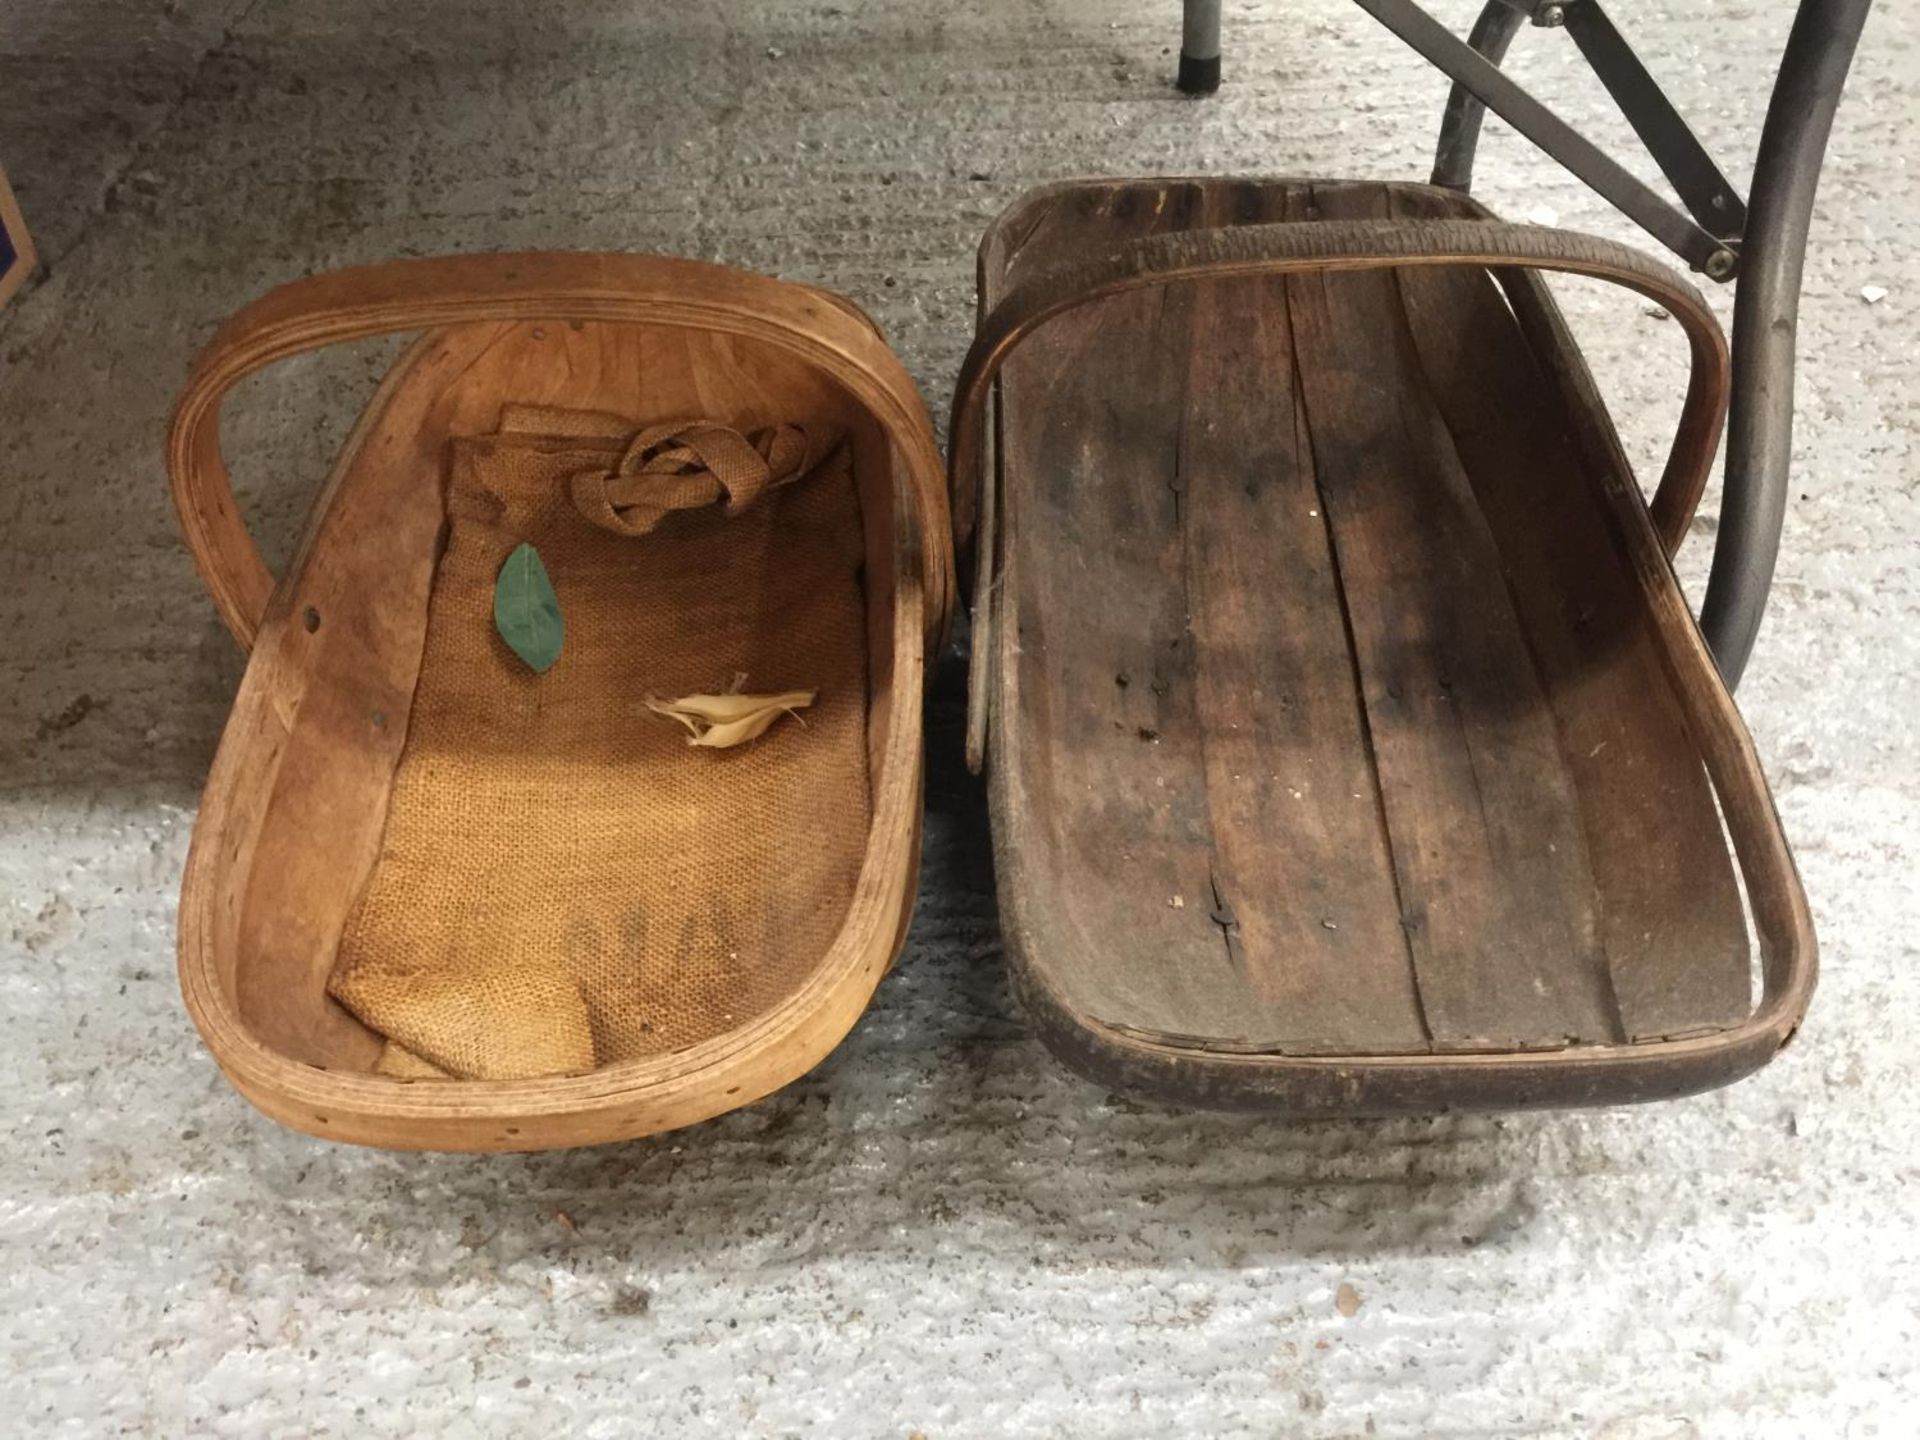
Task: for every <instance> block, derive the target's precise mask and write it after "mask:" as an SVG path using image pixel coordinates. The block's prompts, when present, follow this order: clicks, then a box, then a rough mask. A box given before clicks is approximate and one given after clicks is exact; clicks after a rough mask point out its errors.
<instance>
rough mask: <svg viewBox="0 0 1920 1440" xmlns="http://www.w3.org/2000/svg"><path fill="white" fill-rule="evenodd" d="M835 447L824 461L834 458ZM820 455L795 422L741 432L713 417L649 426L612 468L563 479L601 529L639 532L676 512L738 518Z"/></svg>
mask: <svg viewBox="0 0 1920 1440" xmlns="http://www.w3.org/2000/svg"><path fill="white" fill-rule="evenodd" d="M840 448H841V447H838V446H836V447H834V450H831V451H828V453H827V455H826V457H825V458H838V455H837V453H836V452H837V451H838V450H839V449H840ZM821 458H822V456H821V455H820V454H817V453H816V446H815V444H814V441H813V439H812V437H810V436H809V435H808V434H807V432H806V431H805V430H803V429H802V428H801V427H800V426H798V425H769V426H768V427H767V428H766V429H764V430H756V431H754V432H753V433H752V434H751V435H742V434H741V433H740V432H739V431H738V430H733V429H730V428H728V427H727V426H725V425H716V424H715V423H714V422H713V421H711V420H675V421H672V422H670V423H668V424H665V425H650V426H648V427H647V428H646V429H645V430H642V431H641V432H640V433H639V434H638V435H635V436H634V437H633V440H632V441H631V442H630V443H629V444H628V445H627V448H626V450H625V451H623V452H622V453H621V456H620V459H619V461H618V462H617V463H616V464H615V465H614V467H613V468H612V469H611V470H582V471H579V472H578V473H576V474H575V475H573V476H572V477H571V479H570V480H569V481H568V485H569V489H570V492H571V494H572V496H573V503H574V504H575V505H576V506H577V507H579V510H580V513H581V514H582V515H583V516H585V517H586V518H587V519H588V520H590V521H592V522H593V523H594V524H595V525H598V526H599V527H600V528H601V529H602V530H611V531H613V532H614V533H615V534H616V535H645V534H648V533H649V532H651V531H652V530H653V528H654V527H655V526H656V525H658V524H659V523H660V522H661V521H662V520H663V519H665V518H666V517H667V516H668V515H669V514H671V513H672V512H673V511H676V510H699V509H704V508H705V507H706V506H709V505H715V504H719V503H721V502H723V501H724V502H725V507H726V513H727V514H729V515H738V514H739V513H740V512H741V511H743V510H745V509H747V508H748V507H749V506H751V505H752V504H753V503H754V502H755V501H756V500H758V499H759V498H760V497H761V496H762V495H764V494H765V493H766V492H767V491H768V490H771V489H773V488H775V487H776V486H780V485H787V484H790V483H792V482H793V481H795V480H799V479H802V478H803V477H805V476H806V475H809V474H811V473H812V472H813V470H814V468H815V466H816V465H817V464H818V463H819V461H820V460H821Z"/></svg>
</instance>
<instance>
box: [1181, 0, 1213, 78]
mask: <svg viewBox="0 0 1920 1440" xmlns="http://www.w3.org/2000/svg"><path fill="white" fill-rule="evenodd" d="M1184 3H1185V6H1186V10H1185V14H1184V15H1183V16H1182V20H1181V26H1180V80H1179V84H1180V88H1181V89H1182V90H1184V91H1186V92H1187V94H1189V95H1211V94H1212V93H1213V92H1214V91H1216V90H1218V89H1219V88H1220V0H1184Z"/></svg>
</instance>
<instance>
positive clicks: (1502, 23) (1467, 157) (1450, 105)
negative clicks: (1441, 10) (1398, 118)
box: [1433, 0, 1527, 190]
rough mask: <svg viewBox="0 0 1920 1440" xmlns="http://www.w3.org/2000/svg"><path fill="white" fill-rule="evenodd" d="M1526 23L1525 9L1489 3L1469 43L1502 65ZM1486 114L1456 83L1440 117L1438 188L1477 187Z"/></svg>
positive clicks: (1435, 170) (1497, 0)
mask: <svg viewBox="0 0 1920 1440" xmlns="http://www.w3.org/2000/svg"><path fill="white" fill-rule="evenodd" d="M1526 23H1527V15H1526V12H1525V11H1524V10H1516V9H1515V8H1514V7H1513V6H1511V5H1509V4H1506V3H1505V0H1487V5H1486V8H1485V9H1484V10H1482V11H1481V12H1480V16H1479V18H1478V19H1476V20H1475V21H1474V22H1473V29H1471V30H1469V31H1468V32H1467V44H1469V45H1471V46H1472V47H1473V48H1474V49H1475V50H1478V51H1479V52H1480V53H1481V54H1482V55H1484V56H1486V57H1487V59H1488V60H1489V61H1491V62H1492V63H1493V64H1495V65H1498V64H1499V63H1500V62H1501V61H1502V60H1504V59H1506V58H1507V47H1508V46H1509V45H1511V44H1512V43H1513V37H1514V36H1516V35H1518V34H1519V33H1520V27H1521V26H1523V25H1525V24H1526ZM1486 115H1487V106H1486V102H1485V101H1483V100H1481V98H1480V97H1479V96H1478V95H1475V94H1474V93H1473V92H1472V91H1471V90H1469V89H1467V87H1466V86H1464V85H1462V84H1461V83H1460V82H1459V81H1458V80H1456V81H1454V82H1453V89H1451V90H1449V91H1448V92H1447V108H1446V111H1445V113H1444V114H1442V115H1441V117H1440V143H1439V145H1438V146H1437V147H1435V150H1434V156H1433V183H1434V184H1435V185H1444V186H1446V187H1447V188H1448V189H1449V190H1471V189H1472V188H1473V155H1474V152H1475V151H1476V150H1478V149H1479V148H1480V122H1481V121H1482V120H1484V119H1485V118H1486Z"/></svg>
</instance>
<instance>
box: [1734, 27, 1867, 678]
mask: <svg viewBox="0 0 1920 1440" xmlns="http://www.w3.org/2000/svg"><path fill="white" fill-rule="evenodd" d="M1871 6H1872V0H1800V8H1799V11H1798V13H1796V14H1795V16H1794V21H1793V32H1792V34H1791V35H1790V36H1789V37H1788V40H1787V49H1786V53H1785V55H1784V56H1782V58H1781V61H1780V75H1779V78H1778V79H1777V80H1776V81H1775V82H1774V87H1773V100H1772V102H1771V104H1769V106H1768V107H1767V122H1766V127H1765V129H1763V130H1762V131H1761V133H1760V153H1759V157H1758V159H1757V160H1756V161H1755V163H1754V169H1753V191H1752V193H1751V194H1750V195H1749V196H1748V206H1747V211H1748V214H1747V228H1746V238H1745V243H1744V245H1743V246H1742V251H1741V271H1740V281H1739V287H1738V289H1737V291H1736V293H1735V296H1734V307H1733V408H1732V411H1731V413H1730V415H1729V417H1728V427H1727V472H1726V489H1725V494H1724V496H1723V498H1722V500H1721V505H1720V530H1719V536H1718V539H1717V542H1716V544H1715V547H1714V552H1713V571H1712V573H1711V575H1710V576H1709V578H1708V581H1707V598H1706V603H1705V605H1704V606H1703V608H1702V610H1701V615H1700V627H1701V629H1702V630H1703V631H1704V632H1705V633H1706V637H1707V643H1708V644H1709V645H1710V646H1711V647H1712V648H1713V654H1714V658H1715V659H1716V660H1717V661H1718V662H1719V664H1720V673H1721V674H1722V675H1723V676H1724V677H1725V679H1726V682H1727V684H1728V686H1729V687H1732V686H1735V685H1738V684H1739V683H1740V676H1741V673H1742V672H1743V671H1744V670H1745V669H1746V665H1747V658H1748V657H1749V656H1750V655H1751V654H1752V653H1753V641H1754V637H1755V636H1756V635H1758V634H1759V632H1760V618H1761V616H1762V615H1763V614H1764V613H1765V612H1766V607H1767V592H1768V590H1770V589H1771V588H1772V585H1773V567H1774V562H1775V560H1777V559H1778V558H1779V554H1780V527H1781V523H1782V522H1783V521H1784V520H1785V518H1786V510H1787V476H1788V471H1789V468H1790V465H1791V462H1792V459H1793V368H1794V345H1795V339H1796V335H1795V330H1796V326H1797V324H1798V315H1799V309H1800V271H1801V265H1802V263H1803V262H1804V260H1805V259H1806V251H1807V228H1808V224H1809V222H1810V220H1811V219H1812V216H1813V196H1814V191H1815V189H1816V187H1817V186H1818V185H1819V183H1820V165H1821V161H1822V160H1823V159H1824V158H1825V155H1826V149H1827V137H1828V135H1829V134H1830V133H1831V132H1832V129H1833V114H1834V111H1835V109H1836V108H1838V106H1839V104H1840V92H1841V89H1842V88H1843V87H1844V86H1845V84H1846V80H1847V70H1848V68H1849V67H1850V66H1851V65H1852V63H1853V52H1854V48H1855V47H1856V46H1857V45H1858V44H1859V41H1860V29H1861V27H1862V26H1863V25H1864V24H1865V23H1866V19H1867V11H1868V10H1869V9H1870V8H1871Z"/></svg>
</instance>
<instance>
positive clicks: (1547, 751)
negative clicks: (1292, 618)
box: [1287, 194, 1619, 1049]
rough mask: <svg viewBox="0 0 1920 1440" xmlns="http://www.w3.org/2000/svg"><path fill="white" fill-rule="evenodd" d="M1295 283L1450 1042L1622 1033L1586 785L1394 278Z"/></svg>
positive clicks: (1376, 700) (1425, 947) (1298, 331)
mask: <svg viewBox="0 0 1920 1440" xmlns="http://www.w3.org/2000/svg"><path fill="white" fill-rule="evenodd" d="M1328 204H1329V207H1330V208H1329V209H1328V210H1327V212H1326V213H1328V214H1329V215H1330V216H1331V215H1333V214H1335V213H1345V214H1352V213H1355V211H1356V210H1372V211H1373V213H1382V214H1383V213H1384V204H1383V202H1381V201H1380V200H1379V199H1378V197H1377V196H1376V197H1367V196H1364V195H1358V196H1349V195H1344V194H1343V195H1340V196H1330V197H1328ZM1343 204H1344V205H1348V206H1349V207H1350V208H1347V209H1345V210H1344V211H1339V212H1336V210H1335V209H1333V208H1331V207H1335V206H1340V205H1343ZM1375 207H1377V208H1375ZM1301 218H1305V217H1304V215H1303V216H1302V217H1301ZM1287 288H1288V296H1289V303H1290V308H1291V316H1292V324H1293V329H1294V336H1295V346H1296V351H1295V353H1296V363H1297V365H1298V368H1299V373H1300V381H1301V385H1302V391H1303V394H1304V396H1305V399H1306V406H1307V413H1308V423H1309V427H1310V431H1311V435H1312V442H1313V449H1314V463H1315V467H1316V470H1317V473H1318V475H1319V478H1320V484H1321V488H1322V491H1323V494H1324V496H1325V500H1326V508H1327V513H1328V518H1329V520H1330V523H1331V526H1332V531H1333V536H1334V551H1335V556H1336V559H1337V563H1338V566H1339V572H1340V580H1341V587H1342V591H1343V593H1344V596H1345V599H1346V606H1347V614H1348V618H1349V622H1350V625H1351V628H1352V634H1353V640H1354V649H1355V655H1356V658H1357V662H1358V667H1359V672H1360V677H1361V689H1362V695H1363V698H1364V702H1365V707H1366V712H1367V720H1368V725H1369V728H1370V732H1371V738H1372V745H1373V753H1374V756H1375V760H1376V763H1377V765H1378V769H1379V774H1380V780H1381V790H1382V797H1383V803H1384V807H1385V812H1386V818H1387V827H1388V832H1389V835H1390V837H1391V842H1392V849H1393V858H1394V865H1395V869H1396V872H1397V874H1398V877H1399V889H1400V897H1401V907H1402V918H1403V921H1404V923H1405V925H1406V930H1407V936H1408V941H1409V943H1410V945H1411V946H1412V949H1413V954H1414V961H1415V968H1416V973H1417V975H1418V978H1419V985H1420V994H1421V1000H1422V1003H1423V1006H1424V1009H1425V1013H1426V1017H1427V1023H1428V1028H1429V1030H1430V1032H1431V1034H1432V1036H1433V1039H1434V1043H1435V1045H1436V1046H1437V1047H1439V1048H1443V1049H1445V1048H1465V1049H1474V1048H1488V1047H1526V1046H1544V1045H1554V1044H1563V1043H1568V1042H1604V1041H1609V1040H1613V1039H1617V1038H1618V1036H1619V1026H1618V1022H1617V1019H1616V1017H1615V1014H1614V1001H1613V995H1612V987H1611V981H1610V976H1609V973H1608V970H1607V965H1606V957H1605V954H1604V952H1603V951H1602V949H1601V945H1600V940H1599V932H1598V924H1597V919H1596V915H1595V903H1594V886H1593V880H1592V877H1591V874H1590V873H1589V870H1588V866H1587V860H1586V845H1585V836H1584V834H1583V832H1582V829H1581V826H1580V823H1579V811H1578V808H1577V802H1576V798H1575V795H1574V790H1573V783H1572V780H1571V779H1570V777H1569V776H1568V773H1567V769H1566V766H1565V764H1564V762H1563V760H1562V758H1561V755H1560V750H1559V744H1558V738H1557V736H1556V734H1555V732H1554V726H1553V722H1552V717H1551V713H1550V712H1549V711H1548V709H1547V706H1546V702H1545V697H1544V694H1543V693H1542V689H1541V683H1540V679H1539V676H1538V675H1537V673H1536V671H1535V668H1534V663H1533V659H1532V657H1531V655H1530V654H1529V652H1528V649H1527V645H1526V641H1525V638H1524V636H1523V634H1522V632H1521V629H1520V626H1519V622H1518V619H1517V617H1516V616H1515V614H1514V610H1513V606H1512V603H1511V601H1510V599H1509V597H1508V594H1507V592H1506V588H1505V584H1504V582H1503V580H1502V577H1501V562H1500V555H1499V551H1498V549H1497V547H1496V545H1495V542H1494V539H1493V536H1492V535H1491V534H1490V532H1489V531H1488V528H1487V525H1486V522H1485V519H1484V517H1483V516H1482V515H1481V513H1480V510H1479V507H1478V505H1477V503H1476V502H1475V499H1474V496H1473V493H1472V490H1471V488H1470V486H1469V483H1468V480H1467V477H1466V475H1465V473H1464V471H1463V469H1462V467H1461V464H1460V460H1459V457H1458V456H1457V455H1456V454H1455V452H1454V450H1453V446H1452V441H1451V437H1450V436H1449V434H1448V432H1447V429H1446V426H1445V423H1444V421H1443V420H1442V418H1441V416H1440V414H1439V411H1438V409H1437V408H1436V407H1435V405H1434V403H1433V400H1432V398H1431V396H1430V395H1429V394H1428V393H1427V390H1426V387H1425V380H1424V376H1423V374H1422V372H1421V370H1420V367H1419V362H1418V357H1417V356H1416V355H1415V354H1414V352H1413V348H1412V342H1411V339H1410V337H1409V336H1408V334H1407V329H1406V324H1405V320H1404V317H1403V315H1402V312H1401V310H1400V304H1399V297H1398V291H1397V289H1396V287H1395V281H1394V277H1393V276H1392V275H1390V274H1384V273H1368V274H1319V275H1310V276H1304V277H1296V278H1294V279H1290V280H1289V281H1288V286H1287Z"/></svg>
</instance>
